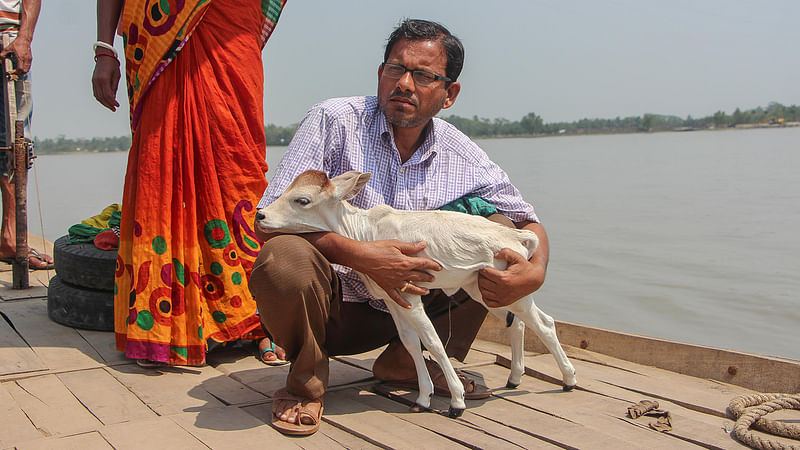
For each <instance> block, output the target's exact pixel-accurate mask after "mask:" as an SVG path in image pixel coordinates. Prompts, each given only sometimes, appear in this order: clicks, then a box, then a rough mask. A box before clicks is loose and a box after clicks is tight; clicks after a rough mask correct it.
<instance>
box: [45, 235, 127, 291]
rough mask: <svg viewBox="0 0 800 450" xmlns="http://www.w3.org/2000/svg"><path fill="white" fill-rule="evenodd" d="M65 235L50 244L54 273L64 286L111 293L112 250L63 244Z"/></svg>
mask: <svg viewBox="0 0 800 450" xmlns="http://www.w3.org/2000/svg"><path fill="white" fill-rule="evenodd" d="M68 240H69V236H61V237H60V238H58V239H57V240H56V241H55V242H54V243H53V262H54V264H55V266H56V267H55V268H56V274H57V275H58V276H59V277H61V279H62V280H63V281H65V282H66V283H69V284H72V285H74V286H79V287H83V288H89V289H99V290H102V291H113V290H114V271H115V270H116V267H117V251H116V250H100V249H99V248H97V247H95V246H94V244H93V243H83V244H67V241H68Z"/></svg>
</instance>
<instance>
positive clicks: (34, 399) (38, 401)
mask: <svg viewBox="0 0 800 450" xmlns="http://www.w3.org/2000/svg"><path fill="white" fill-rule="evenodd" d="M5 387H6V389H8V391H9V393H10V394H11V396H12V397H13V398H14V401H15V402H16V403H17V404H18V405H19V407H20V408H21V409H22V410H23V411H24V412H25V415H27V416H28V418H29V419H30V420H31V422H33V424H34V426H36V428H38V429H39V431H40V432H41V433H42V434H43V435H44V436H57V435H70V434H77V433H83V432H87V431H92V430H96V429H98V428H99V427H100V426H101V425H102V424H101V423H100V421H99V420H97V418H95V417H94V416H93V415H92V414H91V413H90V412H89V411H88V410H87V409H86V408H85V407H84V406H83V405H82V404H81V403H80V402H79V401H78V400H77V399H76V398H75V396H73V395H72V393H71V392H70V391H69V390H68V389H67V388H66V387H65V386H64V385H63V384H62V383H61V381H60V380H59V379H58V378H57V377H56V376H55V375H42V376H39V377H34V378H26V379H24V380H17V381H16V382H13V383H6V384H5Z"/></svg>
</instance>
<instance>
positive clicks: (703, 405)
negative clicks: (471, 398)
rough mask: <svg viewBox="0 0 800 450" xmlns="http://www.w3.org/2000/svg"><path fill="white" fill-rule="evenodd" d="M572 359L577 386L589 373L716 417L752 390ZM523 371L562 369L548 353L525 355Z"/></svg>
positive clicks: (545, 373) (541, 374)
mask: <svg viewBox="0 0 800 450" xmlns="http://www.w3.org/2000/svg"><path fill="white" fill-rule="evenodd" d="M499 358H500V359H499V360H498V361H499V362H502V360H503V358H502V357H499ZM506 363H507V362H506ZM572 363H573V365H574V366H575V370H576V371H577V373H578V386H580V385H581V379H582V378H587V377H588V378H590V379H594V380H596V381H601V382H603V383H606V384H610V385H614V386H618V387H622V388H624V389H627V390H630V391H633V392H637V393H639V394H641V395H644V396H649V397H653V398H656V399H664V400H668V401H671V402H673V403H676V404H679V405H682V406H684V407H686V408H689V409H693V410H695V411H700V412H703V413H706V414H713V415H717V416H719V417H726V409H727V407H728V403H729V402H730V400H731V399H733V398H734V397H736V396H738V395H744V394H750V393H752V392H753V391H750V390H748V389H745V388H742V387H739V386H734V385H731V384H725V383H721V382H718V381H713V380H705V379H701V378H696V377H691V376H686V375H679V374H676V373H674V372H670V371H667V370H663V369H658V368H655V367H646V366H639V368H638V369H637V372H636V373H634V372H631V371H624V370H617V371H614V372H609V371H607V370H603V369H604V368H603V366H598V365H597V364H592V363H588V362H584V361H579V360H572ZM526 373H528V374H529V375H531V376H535V377H537V378H542V379H545V380H546V381H548V380H560V379H561V373H560V372H559V371H558V368H557V367H556V364H555V361H554V360H553V358H552V357H551V356H550V355H537V356H533V357H529V358H526ZM612 373H613V375H611V374H612Z"/></svg>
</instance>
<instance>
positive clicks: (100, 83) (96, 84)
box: [92, 0, 123, 111]
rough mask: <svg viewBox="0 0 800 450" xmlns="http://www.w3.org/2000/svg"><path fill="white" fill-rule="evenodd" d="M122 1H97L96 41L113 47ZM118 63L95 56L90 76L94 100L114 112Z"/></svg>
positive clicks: (112, 59) (107, 57)
mask: <svg viewBox="0 0 800 450" xmlns="http://www.w3.org/2000/svg"><path fill="white" fill-rule="evenodd" d="M122 5H123V0H97V40H98V41H99V42H105V43H106V44H109V45H112V46H113V45H114V35H115V33H116V29H117V23H118V22H119V16H120V13H121V12H122ZM119 65H120V63H119V60H118V59H117V58H114V57H112V56H108V55H102V56H96V57H95V65H94V73H93V74H92V91H93V93H94V98H95V99H97V101H98V102H100V104H101V105H103V106H105V107H106V108H108V109H110V110H111V111H116V110H117V107H119V102H117V87H118V86H119V79H120V77H121V74H120V67H119Z"/></svg>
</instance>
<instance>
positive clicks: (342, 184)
mask: <svg viewBox="0 0 800 450" xmlns="http://www.w3.org/2000/svg"><path fill="white" fill-rule="evenodd" d="M370 177H372V174H371V173H369V172H358V171H355V170H351V171H349V172H345V173H343V174H341V175H339V176H338V177H334V178H333V179H331V183H333V196H334V198H336V199H337V200H350V199H351V198H353V197H355V196H356V194H358V193H359V192H360V191H361V189H363V188H364V186H366V184H367V181H369V179H370Z"/></svg>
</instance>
